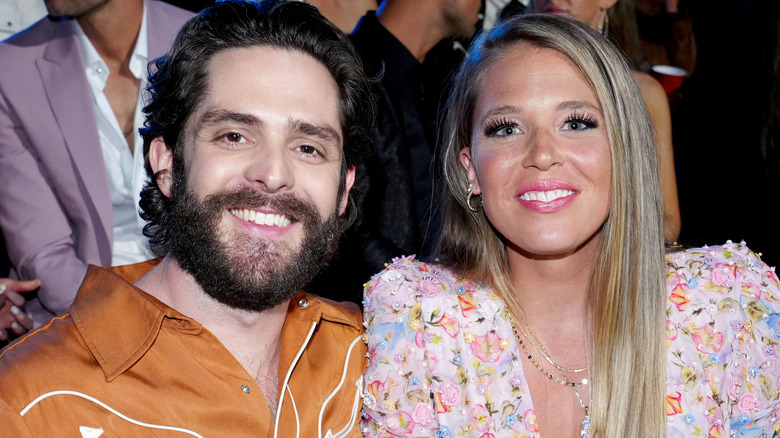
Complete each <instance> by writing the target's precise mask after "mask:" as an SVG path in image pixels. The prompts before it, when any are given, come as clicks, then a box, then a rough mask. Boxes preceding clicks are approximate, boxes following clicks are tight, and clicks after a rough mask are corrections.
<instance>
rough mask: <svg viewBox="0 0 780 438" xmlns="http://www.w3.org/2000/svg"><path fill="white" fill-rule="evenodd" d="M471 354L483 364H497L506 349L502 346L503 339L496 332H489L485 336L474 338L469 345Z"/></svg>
mask: <svg viewBox="0 0 780 438" xmlns="http://www.w3.org/2000/svg"><path fill="white" fill-rule="evenodd" d="M469 347H471V352H472V353H473V354H474V356H476V357H477V358H479V360H481V361H483V362H497V361H498V358H499V357H500V356H501V353H503V352H504V347H503V346H501V338H499V337H498V335H497V334H496V333H495V332H489V333H488V334H486V335H484V336H474V340H473V341H471V343H470V344H469Z"/></svg>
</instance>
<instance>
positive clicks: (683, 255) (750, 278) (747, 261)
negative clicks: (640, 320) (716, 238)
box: [666, 241, 780, 298]
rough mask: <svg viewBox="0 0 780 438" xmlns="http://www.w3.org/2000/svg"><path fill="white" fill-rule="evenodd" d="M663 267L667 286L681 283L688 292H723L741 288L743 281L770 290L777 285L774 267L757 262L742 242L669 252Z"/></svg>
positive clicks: (753, 254) (752, 253) (757, 258)
mask: <svg viewBox="0 0 780 438" xmlns="http://www.w3.org/2000/svg"><path fill="white" fill-rule="evenodd" d="M666 266H667V285H668V286H676V285H678V284H679V283H680V282H684V283H686V284H687V286H689V287H690V288H691V289H697V290H702V291H717V292H724V291H725V289H731V288H733V287H734V286H738V287H742V286H745V285H744V284H743V283H744V282H748V283H758V284H759V285H761V286H762V287H766V286H772V287H774V288H777V287H778V284H780V283H778V279H777V275H776V273H775V268H774V267H769V266H767V264H766V263H764V262H763V261H761V258H760V257H759V255H757V254H756V253H754V252H753V251H751V250H750V248H748V246H747V245H746V244H745V242H740V243H733V242H731V241H727V242H726V243H725V244H723V245H717V246H704V247H701V248H690V249H685V250H680V251H674V252H670V253H668V254H667V255H666ZM779 298H780V297H779Z"/></svg>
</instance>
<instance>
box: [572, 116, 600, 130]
mask: <svg viewBox="0 0 780 438" xmlns="http://www.w3.org/2000/svg"><path fill="white" fill-rule="evenodd" d="M598 126H599V123H598V120H597V119H596V117H595V116H593V115H592V114H585V113H574V114H572V115H570V116H569V117H567V118H566V120H565V121H564V122H563V129H564V130H566V131H586V130H589V129H595V128H598Z"/></svg>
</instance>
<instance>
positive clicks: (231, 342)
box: [0, 0, 372, 437]
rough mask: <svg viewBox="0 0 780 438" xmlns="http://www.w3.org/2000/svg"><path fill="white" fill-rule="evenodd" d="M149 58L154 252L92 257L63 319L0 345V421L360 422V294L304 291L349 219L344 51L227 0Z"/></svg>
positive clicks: (360, 130)
mask: <svg viewBox="0 0 780 438" xmlns="http://www.w3.org/2000/svg"><path fill="white" fill-rule="evenodd" d="M156 67H157V71H156V72H155V73H154V74H153V75H152V76H151V77H150V80H149V81H150V91H151V95H152V100H151V103H150V104H149V105H148V106H147V107H146V108H145V112H146V113H147V122H146V127H145V128H144V130H143V133H142V135H143V137H144V153H145V156H146V157H147V160H146V165H147V170H148V172H149V174H150V175H153V177H152V179H151V181H150V182H149V183H148V185H147V186H146V187H145V188H144V191H143V193H142V201H141V204H142V209H143V215H144V217H145V218H146V219H147V220H148V221H149V224H148V227H147V228H146V229H145V232H146V233H147V235H149V236H150V242H151V244H152V248H153V249H154V250H155V252H156V253H157V254H160V255H163V256H164V257H163V259H162V260H161V261H160V262H159V264H157V265H156V266H155V267H154V268H153V269H152V270H151V271H149V272H147V270H148V269H149V268H150V265H151V264H152V263H151V262H147V263H144V264H141V265H140V266H139V265H130V266H124V267H121V268H118V269H114V270H111V269H106V268H99V267H94V266H93V267H91V268H90V270H89V273H88V274H87V277H86V279H85V280H84V284H83V285H82V287H81V288H80V290H79V293H78V296H77V298H76V301H75V302H74V304H73V306H72V307H71V310H70V312H69V313H68V314H66V315H64V316H62V317H60V318H55V319H54V320H53V321H52V322H51V323H50V324H49V325H47V326H46V327H44V328H41V329H40V330H38V331H36V332H34V333H32V334H30V335H28V336H27V337H26V338H23V339H22V340H20V341H19V342H17V343H16V344H14V345H12V346H11V347H9V349H8V350H6V352H5V353H4V354H3V355H2V356H0V418H1V419H0V421H1V422H2V424H3V428H4V433H5V432H6V431H8V432H7V433H8V434H9V436H14V437H25V436H47V437H48V436H79V435H78V434H77V433H78V431H80V432H81V436H83V437H86V436H90V437H93V436H94V437H98V436H101V434H103V433H105V436H149V435H152V434H153V435H154V436H169V435H166V434H171V435H170V436H185V435H188V436H204V437H250V436H251V437H257V436H261V437H270V436H284V437H290V436H302V437H313V436H329V437H336V436H356V437H357V436H360V431H359V430H358V427H357V420H358V419H359V416H360V404H361V400H360V394H361V393H362V374H363V371H364V370H365V360H366V359H365V353H366V347H365V344H364V341H363V335H362V327H361V318H360V314H359V311H358V309H357V306H354V305H352V306H351V307H344V306H341V305H336V304H333V303H330V302H326V301H323V300H321V299H319V298H317V297H315V296H309V295H307V294H306V293H303V292H299V288H300V287H301V286H302V285H303V284H305V283H306V282H307V281H308V280H309V279H310V278H311V277H312V276H313V275H314V274H315V273H316V272H317V270H318V269H319V268H320V267H321V266H322V264H323V263H324V260H325V259H326V258H327V256H328V254H330V253H331V252H332V251H333V250H334V246H335V243H336V242H337V240H338V235H339V234H340V232H341V230H342V229H343V228H344V227H345V226H346V225H347V223H348V222H349V219H350V217H351V216H352V208H351V206H350V199H349V196H350V195H349V190H350V188H351V186H352V183H353V180H354V172H355V171H354V166H355V164H356V162H357V159H358V158H359V156H360V155H361V154H362V152H363V150H364V148H365V144H366V142H367V138H368V135H367V133H366V129H367V127H368V126H370V123H371V114H372V111H371V105H370V91H369V87H368V82H367V79H366V78H365V76H364V75H363V73H362V71H361V69H360V65H359V61H358V58H357V55H356V54H355V53H354V50H353V49H352V47H351V45H349V42H348V41H347V39H346V37H345V36H344V35H343V34H342V33H341V32H340V31H339V30H338V28H336V27H335V26H333V25H332V24H331V23H329V22H327V21H326V20H325V19H324V18H323V17H322V16H321V15H320V14H319V13H318V12H317V11H316V9H315V8H314V7H312V6H310V5H307V4H305V3H299V2H284V1H277V0H264V1H263V2H260V3H255V2H246V3H244V2H235V1H227V2H220V3H217V4H216V5H215V6H213V7H211V8H209V9H206V10H205V11H204V12H203V13H202V14H201V15H200V16H198V17H197V18H195V19H193V20H192V21H190V22H188V23H187V24H186V25H185V27H184V28H183V29H182V30H181V33H180V35H179V37H178V38H177V40H176V42H175V44H174V46H173V48H172V49H171V51H170V52H169V54H168V55H167V57H165V58H162V59H161V60H158V61H157V62H156ZM130 282H135V283H134V284H131V283H130ZM171 431H176V432H178V433H177V434H172V432H171Z"/></svg>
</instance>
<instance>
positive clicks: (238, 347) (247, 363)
mask: <svg viewBox="0 0 780 438" xmlns="http://www.w3.org/2000/svg"><path fill="white" fill-rule="evenodd" d="M135 284H136V286H138V287H139V288H141V289H143V290H144V291H145V292H146V293H148V294H149V295H152V296H154V297H155V298H157V299H158V300H160V301H162V302H163V303H165V304H167V305H168V306H170V307H172V308H174V309H176V310H177V311H178V312H180V313H182V314H184V315H187V316H188V317H190V318H192V319H194V320H195V321H197V322H198V323H200V324H201V325H203V327H205V328H206V329H207V330H209V331H210V332H211V333H212V334H214V336H216V337H217V339H219V341H220V342H222V344H223V345H224V346H225V348H227V349H228V351H230V353H231V354H233V356H234V357H235V358H236V359H237V360H238V361H239V363H241V365H242V366H243V367H244V369H246V371H247V372H248V373H249V374H250V375H251V376H252V377H254V379H255V381H256V382H257V383H258V385H260V387H261V388H262V389H263V394H264V395H265V397H266V400H267V402H268V405H269V408H270V409H271V411H272V412H275V406H276V399H277V397H276V388H277V385H276V382H277V378H278V376H277V374H278V368H279V353H280V339H281V333H282V326H283V325H284V320H285V318H286V315H287V305H288V303H287V302H285V303H282V304H280V305H278V306H276V307H272V308H270V309H266V310H264V311H262V312H253V311H246V310H239V309H234V308H231V307H228V306H226V305H224V304H222V303H220V302H218V301H216V300H215V299H214V298H212V297H211V296H209V295H208V294H207V293H205V292H204V291H203V289H202V288H201V287H200V285H199V284H198V283H197V282H196V281H195V279H194V278H193V277H192V276H191V275H190V274H189V273H187V272H186V271H184V270H183V269H182V268H181V266H179V264H178V263H177V262H176V260H175V259H173V258H172V257H170V256H168V257H165V258H164V259H163V260H162V262H160V264H159V265H157V266H156V267H155V268H154V269H152V270H151V271H150V272H149V273H148V274H146V275H145V276H144V277H143V278H141V279H140V280H138V281H137V282H136V283H135Z"/></svg>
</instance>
